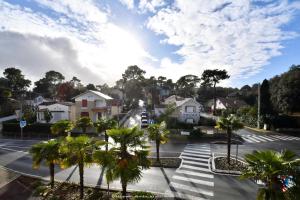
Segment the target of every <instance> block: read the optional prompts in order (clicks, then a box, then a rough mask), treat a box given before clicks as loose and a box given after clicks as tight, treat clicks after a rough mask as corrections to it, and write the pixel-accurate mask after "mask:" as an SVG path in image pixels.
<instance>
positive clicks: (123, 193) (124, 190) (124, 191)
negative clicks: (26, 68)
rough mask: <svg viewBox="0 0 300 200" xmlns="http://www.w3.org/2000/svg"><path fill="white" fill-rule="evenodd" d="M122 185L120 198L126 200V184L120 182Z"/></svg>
mask: <svg viewBox="0 0 300 200" xmlns="http://www.w3.org/2000/svg"><path fill="white" fill-rule="evenodd" d="M121 183H122V196H123V200H126V199H127V198H126V195H127V184H126V183H124V182H123V181H121Z"/></svg>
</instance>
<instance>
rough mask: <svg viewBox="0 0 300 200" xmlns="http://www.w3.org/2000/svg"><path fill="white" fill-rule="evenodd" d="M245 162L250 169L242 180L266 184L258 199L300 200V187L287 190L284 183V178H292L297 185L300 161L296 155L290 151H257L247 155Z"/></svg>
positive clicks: (246, 170) (245, 171)
mask: <svg viewBox="0 0 300 200" xmlns="http://www.w3.org/2000/svg"><path fill="white" fill-rule="evenodd" d="M245 160H246V162H247V164H248V167H247V169H245V170H244V171H243V173H242V176H241V178H242V179H245V178H253V179H254V180H261V181H262V182H263V183H264V184H265V187H264V188H260V189H259V190H258V194H257V199H261V200H275V199H299V197H300V195H299V185H294V186H293V187H292V188H287V187H286V185H285V184H284V181H283V179H284V178H290V179H291V180H290V182H291V183H293V182H294V183H296V180H295V179H296V178H299V167H300V159H299V158H298V159H296V154H295V153H293V152H291V151H289V150H285V151H282V152H276V151H273V150H265V151H256V150H255V151H253V153H252V154H246V155H245ZM298 181H299V180H298ZM295 188H297V190H298V191H297V190H295ZM290 191H293V193H291V192H290ZM294 192H297V193H296V194H295V193H294Z"/></svg>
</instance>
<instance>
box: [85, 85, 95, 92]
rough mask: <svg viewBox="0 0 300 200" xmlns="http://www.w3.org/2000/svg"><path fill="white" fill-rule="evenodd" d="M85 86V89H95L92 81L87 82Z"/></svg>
mask: <svg viewBox="0 0 300 200" xmlns="http://www.w3.org/2000/svg"><path fill="white" fill-rule="evenodd" d="M85 87H86V89H87V90H94V91H97V88H96V86H95V85H94V84H92V83H89V84H87V85H86V86H85Z"/></svg>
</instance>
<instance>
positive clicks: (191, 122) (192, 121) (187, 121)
mask: <svg viewBox="0 0 300 200" xmlns="http://www.w3.org/2000/svg"><path fill="white" fill-rule="evenodd" d="M186 123H188V124H193V123H194V119H191V118H189V119H186Z"/></svg>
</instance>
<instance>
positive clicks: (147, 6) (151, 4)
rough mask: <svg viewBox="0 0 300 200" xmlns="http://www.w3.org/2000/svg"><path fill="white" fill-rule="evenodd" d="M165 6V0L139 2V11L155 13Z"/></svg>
mask: <svg viewBox="0 0 300 200" xmlns="http://www.w3.org/2000/svg"><path fill="white" fill-rule="evenodd" d="M164 5H166V2H165V0H140V2H139V9H140V10H141V11H142V12H147V11H150V12H153V13H154V12H156V10H157V8H159V7H162V6H164Z"/></svg>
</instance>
